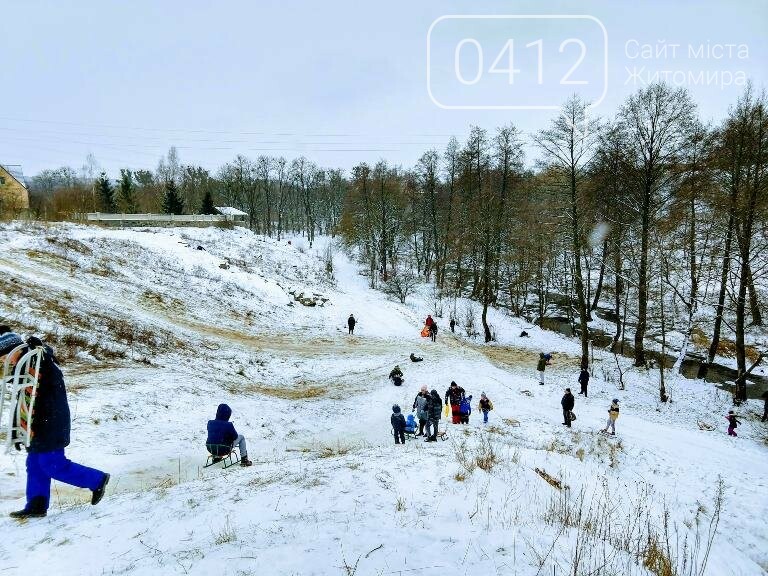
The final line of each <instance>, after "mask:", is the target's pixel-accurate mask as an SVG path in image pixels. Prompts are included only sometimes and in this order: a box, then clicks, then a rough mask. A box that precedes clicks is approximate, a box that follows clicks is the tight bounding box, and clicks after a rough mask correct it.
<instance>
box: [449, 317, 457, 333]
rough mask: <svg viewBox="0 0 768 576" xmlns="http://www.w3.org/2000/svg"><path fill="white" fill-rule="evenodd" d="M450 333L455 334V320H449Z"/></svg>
mask: <svg viewBox="0 0 768 576" xmlns="http://www.w3.org/2000/svg"><path fill="white" fill-rule="evenodd" d="M450 326H451V332H456V320H455V319H454V318H451V324H450Z"/></svg>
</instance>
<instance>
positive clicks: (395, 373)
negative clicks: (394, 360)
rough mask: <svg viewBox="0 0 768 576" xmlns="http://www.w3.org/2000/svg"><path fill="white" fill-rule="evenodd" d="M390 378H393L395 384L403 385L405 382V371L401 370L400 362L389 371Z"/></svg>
mask: <svg viewBox="0 0 768 576" xmlns="http://www.w3.org/2000/svg"><path fill="white" fill-rule="evenodd" d="M389 379H390V380H392V383H393V384H394V385H395V386H401V385H402V384H403V371H402V370H400V365H399V364H398V365H397V366H395V367H394V368H392V372H390V373H389Z"/></svg>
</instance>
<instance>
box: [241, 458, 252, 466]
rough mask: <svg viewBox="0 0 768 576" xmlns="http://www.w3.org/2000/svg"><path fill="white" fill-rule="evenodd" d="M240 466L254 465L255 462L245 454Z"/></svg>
mask: <svg viewBox="0 0 768 576" xmlns="http://www.w3.org/2000/svg"><path fill="white" fill-rule="evenodd" d="M240 466H243V467H246V466H253V462H251V461H250V460H248V456H243V457H242V458H241V459H240Z"/></svg>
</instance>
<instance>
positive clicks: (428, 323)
mask: <svg viewBox="0 0 768 576" xmlns="http://www.w3.org/2000/svg"><path fill="white" fill-rule="evenodd" d="M434 323H435V320H434V319H433V318H432V314H427V319H426V320H424V326H426V327H427V328H432V324H434Z"/></svg>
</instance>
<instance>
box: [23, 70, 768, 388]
mask: <svg viewBox="0 0 768 576" xmlns="http://www.w3.org/2000/svg"><path fill="white" fill-rule="evenodd" d="M766 107H767V101H766V95H765V93H764V92H761V93H758V92H757V91H756V90H754V89H753V88H752V87H751V86H747V88H746V89H745V91H744V93H743V94H742V95H741V97H740V98H739V99H738V101H737V102H736V103H735V104H734V105H733V106H732V107H731V108H730V110H729V112H728V114H727V116H726V118H725V119H724V120H723V121H722V122H720V123H719V124H718V125H709V124H706V123H704V122H703V121H702V120H701V119H700V118H699V116H698V112H697V107H696V104H695V102H694V101H693V100H692V99H691V97H690V95H689V94H688V92H687V91H686V90H685V89H683V88H675V87H671V86H669V85H667V84H663V83H656V84H650V85H648V86H646V87H644V88H642V89H640V90H638V91H637V92H635V93H634V94H632V95H630V96H629V97H628V98H627V99H626V101H625V102H624V103H623V105H622V106H621V107H620V109H619V110H618V112H617V113H616V114H615V116H614V117H610V118H595V117H593V116H591V115H590V109H589V105H588V103H587V102H585V101H584V100H582V99H581V98H580V97H578V96H573V97H571V98H570V99H568V101H566V102H565V103H564V105H563V107H562V110H561V111H560V113H559V114H558V115H557V116H556V117H555V118H553V119H552V121H551V122H550V123H549V125H548V126H547V127H545V128H544V129H542V130H540V131H538V132H536V133H534V134H529V135H524V134H522V133H521V131H520V130H519V129H518V128H517V127H515V126H514V125H513V124H509V125H506V126H502V127H500V128H498V129H496V130H495V131H493V132H489V131H487V130H485V129H482V128H479V127H472V128H471V130H470V132H469V135H468V137H467V138H466V140H465V141H463V142H459V141H458V140H457V139H455V138H453V139H451V140H450V141H449V143H448V144H447V146H446V147H445V149H444V150H436V149H431V150H427V151H425V152H424V153H423V155H422V156H421V157H420V158H419V160H418V161H417V162H416V165H415V166H412V167H409V168H403V167H401V166H396V165H392V164H390V163H389V162H387V161H386V160H385V159H380V160H378V161H377V162H374V163H367V162H361V163H359V164H358V165H356V166H354V167H353V168H352V170H351V171H350V172H349V173H348V174H345V173H344V172H343V171H342V170H338V169H324V168H321V167H319V166H317V165H316V164H315V163H313V162H311V161H310V160H308V159H306V158H303V157H302V158H297V159H294V160H292V161H288V160H286V159H285V158H274V157H268V156H260V157H258V158H257V159H256V160H255V161H253V160H251V159H248V158H246V157H244V156H237V157H236V158H235V159H234V160H233V161H232V162H230V163H227V164H225V165H224V166H222V167H221V168H220V169H219V170H218V171H217V172H216V173H214V174H211V173H209V172H208V171H207V170H205V169H204V168H201V167H199V166H187V165H182V164H181V163H180V161H179V159H178V156H177V154H176V151H175V149H171V150H170V151H169V153H168V155H167V156H166V157H164V158H163V159H161V161H160V163H159V164H158V166H157V169H156V170H154V171H148V170H136V171H133V172H132V171H129V170H127V169H124V170H121V173H120V178H119V179H118V180H117V181H115V182H113V181H110V180H109V179H108V178H107V177H106V175H105V174H101V175H100V176H95V175H94V177H92V178H84V177H82V176H80V177H78V176H77V175H76V174H75V172H74V171H73V170H72V169H69V168H62V169H59V170H54V171H45V172H43V173H41V174H40V175H38V176H36V177H35V178H34V179H33V183H32V186H31V191H32V203H33V210H34V211H35V212H36V214H38V215H40V216H44V215H46V214H47V215H48V217H63V216H66V215H69V214H72V213H73V212H86V211H93V210H102V211H121V212H137V211H146V212H160V211H163V212H172V213H182V212H187V213H207V212H209V211H211V210H212V209H213V206H215V205H226V206H234V207H236V208H240V209H242V210H243V211H244V212H246V213H247V214H248V226H249V227H250V228H251V229H252V230H254V231H256V232H259V233H263V234H267V235H271V236H275V237H277V238H280V237H281V236H282V235H283V234H284V233H285V232H286V231H291V232H295V233H302V234H304V235H305V236H306V237H307V238H308V239H309V241H310V242H312V241H313V240H314V236H315V234H340V235H341V237H342V238H343V241H344V242H345V244H346V245H347V246H348V247H350V248H354V249H355V252H356V253H357V254H358V256H359V258H360V259H361V262H363V263H364V268H365V271H366V274H367V276H368V278H369V281H370V284H371V286H372V287H382V288H385V289H388V290H390V291H392V292H393V293H396V294H398V295H399V296H400V297H401V299H404V298H405V295H407V293H408V291H409V290H410V289H411V287H412V285H413V283H414V282H415V281H417V280H419V281H421V280H423V281H430V282H433V283H434V285H435V288H436V291H437V292H438V293H439V295H440V296H441V297H442V296H448V297H458V296H463V297H468V298H471V299H473V300H475V301H477V302H478V303H479V306H481V307H482V312H481V315H480V320H481V324H482V332H483V337H484V339H485V340H486V341H490V340H492V339H493V338H494V333H493V327H492V325H491V323H490V322H489V320H488V310H489V308H490V307H491V306H497V307H501V308H505V309H507V310H509V311H510V312H511V313H513V314H515V315H520V316H530V317H532V318H533V319H534V320H535V321H539V322H540V321H541V319H543V318H545V317H547V315H548V314H551V313H553V312H554V313H559V314H565V315H566V316H567V318H568V320H569V322H571V324H572V325H573V326H574V327H575V331H576V332H577V334H578V335H579V337H580V341H581V362H582V365H583V366H585V367H586V366H588V364H589V345H590V341H591V340H592V339H593V338H594V337H595V334H594V331H590V329H589V327H588V322H590V321H591V320H593V317H594V315H595V314H601V315H602V317H603V318H605V319H609V320H610V322H612V324H613V325H614V328H613V331H612V334H610V335H609V336H610V340H611V341H610V346H611V348H612V349H613V350H614V351H621V352H625V353H630V354H631V355H633V357H634V360H635V364H636V365H638V366H643V365H646V364H647V362H648V359H649V351H647V350H646V345H647V344H648V342H649V340H650V339H652V340H654V341H656V342H658V343H659V344H660V345H661V348H662V351H664V350H665V349H666V348H667V344H668V335H669V333H670V332H671V331H672V330H674V331H676V332H679V333H682V334H683V339H684V340H683V343H682V346H680V353H679V355H678V357H677V363H676V366H677V367H679V364H680V362H682V359H683V357H684V355H685V352H686V350H687V349H688V348H689V346H690V344H691V343H692V342H694V341H696V342H699V343H700V341H701V339H706V341H707V342H708V343H709V345H708V354H707V358H706V363H705V364H711V363H713V362H714V359H715V356H716V355H717V353H718V350H720V349H721V348H722V347H723V344H724V343H723V340H724V334H725V333H728V334H732V335H733V349H734V350H733V351H734V353H735V356H736V360H737V365H738V370H739V372H740V374H741V375H742V376H745V375H746V374H747V373H748V371H749V370H750V368H751V367H753V366H752V365H754V364H755V361H758V362H759V360H760V356H759V355H758V356H757V358H755V351H754V350H751V349H750V348H749V347H748V346H747V344H746V341H745V335H746V334H747V331H748V329H749V327H750V326H761V325H762V324H763V309H764V302H763V299H764V297H765V295H764V294H763V293H761V291H760V287H761V286H764V285H765V283H764V282H763V284H762V285H761V281H764V280H765V278H766V272H767V270H768V268H767V267H768V258H766V247H768V218H767V217H766V216H768V190H767V189H766V155H767V153H768V138H767V137H766V134H767V132H768V119H767V118H766ZM526 142H530V143H532V144H533V145H534V146H535V148H536V149H537V151H538V159H537V161H536V162H535V164H534V165H533V166H531V165H530V164H529V163H527V162H526V157H525V153H524V148H525V146H524V144H525V143H526ZM457 314H458V312H457V311H456V310H452V311H451V315H452V316H454V317H455V316H456V315H457ZM712 318H714V320H712ZM456 319H457V320H458V318H456ZM726 331H727V332H726ZM630 332H631V333H630ZM661 362H662V365H663V363H664V355H663V354H662V355H661ZM748 363H749V365H748ZM662 374H663V370H662ZM742 384H743V378H742ZM743 393H744V391H743V389H742V390H741V392H740V394H743ZM660 396H661V398H662V399H665V398H666V392H665V390H664V386H663V379H662V386H661V389H660Z"/></svg>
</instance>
